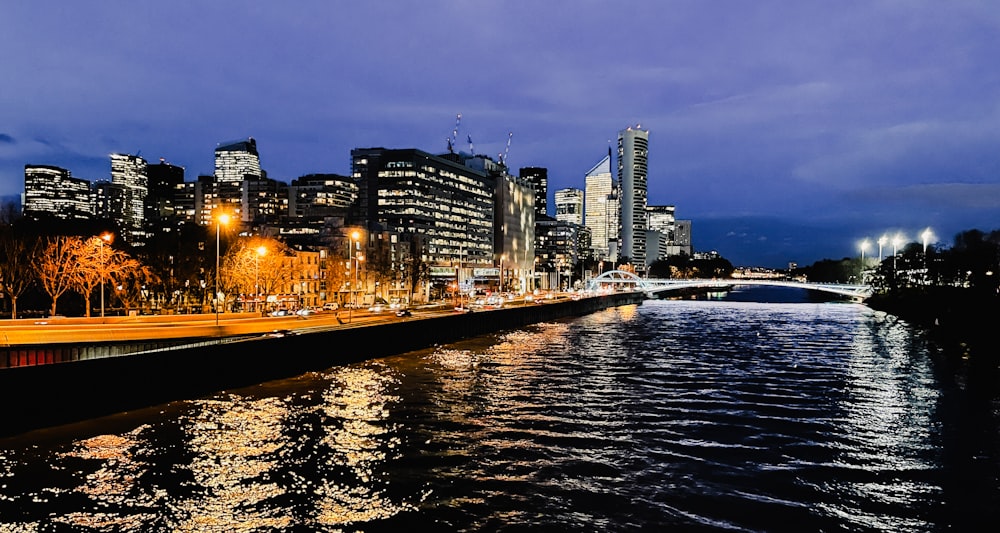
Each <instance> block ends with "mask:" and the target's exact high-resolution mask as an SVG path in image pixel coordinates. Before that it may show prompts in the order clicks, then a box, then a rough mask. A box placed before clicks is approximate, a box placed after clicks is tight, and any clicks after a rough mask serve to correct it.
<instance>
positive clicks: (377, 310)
mask: <svg viewBox="0 0 1000 533" xmlns="http://www.w3.org/2000/svg"><path fill="white" fill-rule="evenodd" d="M368 310H369V311H371V312H372V313H381V312H382V311H384V310H385V306H383V305H382V304H375V305H373V306H371V307H369V308H368Z"/></svg>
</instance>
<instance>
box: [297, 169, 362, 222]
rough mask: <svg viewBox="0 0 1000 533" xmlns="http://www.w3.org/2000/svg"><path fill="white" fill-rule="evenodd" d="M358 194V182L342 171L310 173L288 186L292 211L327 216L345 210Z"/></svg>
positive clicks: (302, 214) (308, 215) (300, 213)
mask: <svg viewBox="0 0 1000 533" xmlns="http://www.w3.org/2000/svg"><path fill="white" fill-rule="evenodd" d="M357 198H358V184H357V183H355V182H354V181H353V180H351V178H349V177H347V176H341V175H338V174H307V175H305V176H301V177H299V178H298V179H294V180H292V184H291V186H290V187H289V188H288V214H289V215H290V216H292V217H323V216H331V215H334V214H341V215H342V214H343V213H344V212H345V211H346V210H347V209H348V208H349V207H350V206H351V205H352V204H354V202H355V201H356V200H357Z"/></svg>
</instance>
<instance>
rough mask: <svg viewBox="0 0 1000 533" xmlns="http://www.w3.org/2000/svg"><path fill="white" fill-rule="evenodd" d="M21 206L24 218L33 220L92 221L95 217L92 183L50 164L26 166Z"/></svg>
mask: <svg viewBox="0 0 1000 533" xmlns="http://www.w3.org/2000/svg"><path fill="white" fill-rule="evenodd" d="M21 206H22V207H21V210H22V213H23V214H24V217H25V218H28V219H31V220H40V219H46V218H56V219H63V220H88V219H91V218H93V216H94V207H93V203H92V201H91V194H90V182H89V181H87V180H85V179H80V178H74V177H73V176H71V175H70V172H69V170H66V169H64V168H60V167H54V166H49V165H24V194H23V196H22V197H21Z"/></svg>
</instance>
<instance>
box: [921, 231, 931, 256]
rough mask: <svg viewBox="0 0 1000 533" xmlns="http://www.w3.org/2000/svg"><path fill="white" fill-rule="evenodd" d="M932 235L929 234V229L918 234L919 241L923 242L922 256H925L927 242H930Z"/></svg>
mask: <svg viewBox="0 0 1000 533" xmlns="http://www.w3.org/2000/svg"><path fill="white" fill-rule="evenodd" d="M933 236H934V234H933V233H931V229H930V228H927V229H925V230H924V231H923V233H921V234H920V239H921V240H922V241H923V242H924V256H926V255H927V241H929V240H931V237H933Z"/></svg>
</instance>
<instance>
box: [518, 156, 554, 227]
mask: <svg viewBox="0 0 1000 533" xmlns="http://www.w3.org/2000/svg"><path fill="white" fill-rule="evenodd" d="M518 176H519V177H520V178H521V179H522V180H525V181H527V182H528V183H530V184H531V186H532V187H534V189H535V214H539V215H544V216H548V214H549V204H548V200H547V197H548V194H549V170H548V169H547V168H544V167H523V168H521V169H520V170H519V171H518Z"/></svg>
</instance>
